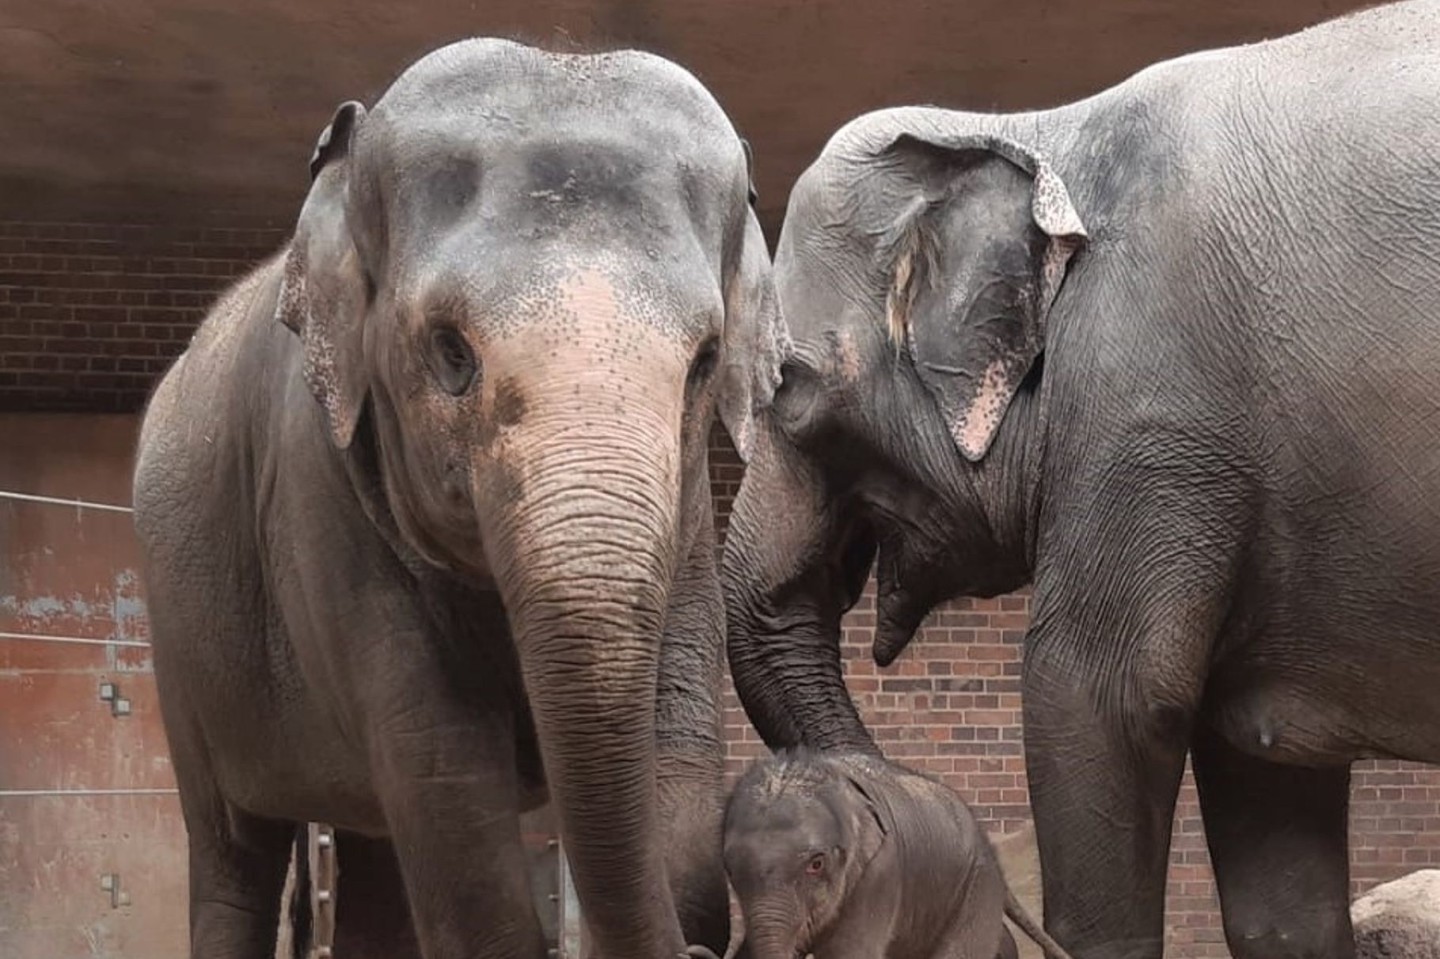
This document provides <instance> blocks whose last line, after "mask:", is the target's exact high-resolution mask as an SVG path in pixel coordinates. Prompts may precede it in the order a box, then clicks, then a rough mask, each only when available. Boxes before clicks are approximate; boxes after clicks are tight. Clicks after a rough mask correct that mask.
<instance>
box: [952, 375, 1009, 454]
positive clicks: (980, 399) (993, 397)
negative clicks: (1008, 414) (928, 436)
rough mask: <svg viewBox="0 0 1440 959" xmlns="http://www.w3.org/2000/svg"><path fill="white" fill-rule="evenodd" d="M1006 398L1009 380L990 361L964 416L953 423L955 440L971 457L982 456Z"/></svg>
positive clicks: (996, 424)
mask: <svg viewBox="0 0 1440 959" xmlns="http://www.w3.org/2000/svg"><path fill="white" fill-rule="evenodd" d="M1009 398H1010V383H1009V380H1008V379H1007V378H1006V376H1005V367H1004V365H1003V364H1002V363H1001V362H1000V361H999V360H994V361H992V362H991V363H990V365H989V366H988V367H986V368H985V375H984V376H982V377H981V378H980V386H979V388H978V389H976V391H975V397H974V399H972V400H971V401H970V406H969V408H968V409H967V410H966V411H965V415H964V417H962V418H961V420H960V422H959V423H957V424H955V430H954V435H955V442H957V443H959V444H960V448H961V450H963V451H964V453H965V455H966V456H967V457H969V458H970V459H972V460H977V459H979V458H980V457H981V456H982V455H984V453H985V450H986V448H987V447H988V446H989V445H990V438H991V437H992V436H993V435H994V434H995V429H996V427H998V426H999V425H1000V418H1001V417H1002V416H1004V415H1005V401H1006V400H1007V399H1009Z"/></svg>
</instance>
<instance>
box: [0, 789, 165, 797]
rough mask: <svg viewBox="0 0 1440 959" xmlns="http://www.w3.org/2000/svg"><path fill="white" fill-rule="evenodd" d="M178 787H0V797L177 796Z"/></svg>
mask: <svg viewBox="0 0 1440 959" xmlns="http://www.w3.org/2000/svg"><path fill="white" fill-rule="evenodd" d="M179 793H180V790H178V789H0V799H31V798H49V797H51V796H176V795H179Z"/></svg>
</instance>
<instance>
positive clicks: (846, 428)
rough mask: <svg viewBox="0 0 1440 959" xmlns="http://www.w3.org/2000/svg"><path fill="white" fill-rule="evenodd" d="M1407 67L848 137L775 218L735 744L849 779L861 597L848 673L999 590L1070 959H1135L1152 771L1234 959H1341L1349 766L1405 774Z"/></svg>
mask: <svg viewBox="0 0 1440 959" xmlns="http://www.w3.org/2000/svg"><path fill="white" fill-rule="evenodd" d="M1437 49H1440V4H1437V3H1435V2H1431V0H1426V2H1411V3H1399V4H1390V5H1385V6H1380V7H1375V8H1371V9H1368V10H1365V11H1362V12H1360V13H1357V14H1355V15H1353V16H1349V17H1345V18H1341V19H1338V20H1334V21H1331V22H1328V23H1325V24H1322V25H1320V26H1317V27H1314V28H1312V29H1310V30H1307V31H1304V32H1302V33H1299V34H1295V35H1293V36H1289V37H1284V38H1281V39H1277V40H1274V41H1270V42H1267V43H1261V44H1255V45H1252V46H1247V47H1240V48H1235V49H1229V50H1221V51H1213V52H1207V53H1203V54H1197V55H1192V56H1188V57H1182V58H1180V59H1178V60H1174V61H1170V62H1166V63H1162V64H1157V65H1155V66H1153V67H1151V68H1149V69H1146V70H1144V71H1142V72H1140V73H1138V74H1136V75H1135V76H1134V77H1132V78H1130V79H1129V80H1127V81H1125V82H1124V83H1121V84H1119V85H1117V86H1115V87H1114V88H1112V89H1109V90H1106V91H1104V92H1101V93H1099V94H1097V95H1095V96H1093V97H1091V98H1088V99H1086V100H1083V101H1080V102H1077V103H1074V104H1069V105H1065V106H1061V107H1058V108H1055V109H1052V110H1044V111H1037V112H1032V113H1025V114H1015V115H1003V116H997V115H983V114H975V113H963V112H957V111H949V110H942V109H933V108H918V107H904V108H896V109H887V110H881V111H877V112H874V113H870V114H866V115H864V116H861V117H859V118H856V119H855V120H853V121H851V122H850V123H848V124H847V125H846V126H845V127H843V128H842V129H841V130H840V131H838V132H837V133H836V134H835V135H834V136H833V137H832V138H831V140H830V142H829V143H828V144H827V146H826V148H825V150H824V151H823V153H822V154H821V156H820V157H819V158H818V159H817V160H816V161H815V163H814V164H813V165H812V166H811V168H810V169H809V170H807V171H806V172H805V173H804V174H803V175H802V176H801V177H800V179H799V181H798V182H797V184H796V186H795V189H794V191H793V192H792V194H791V197H790V202H789V208H788V211H787V214H786V220H785V224H784V228H783V231H782V234H781V237H780V240H779V243H778V245H777V247H776V253H775V277H776V290H777V293H778V296H779V298H780V306H781V311H782V315H783V316H784V318H785V322H786V325H787V326H788V328H789V333H790V335H791V338H792V340H793V349H792V350H791V351H790V353H789V355H788V356H787V358H786V360H785V362H784V364H783V367H782V373H783V380H782V383H781V385H780V387H779V388H778V389H777V391H776V394H775V399H774V403H773V405H772V407H771V408H770V410H769V411H768V412H767V413H766V415H765V416H764V417H763V419H762V421H761V423H760V424H759V427H758V429H757V434H756V436H757V439H756V443H755V445H754V450H753V455H752V457H751V460H750V464H749V468H748V470H747V472H746V475H745V477H744V480H743V482H742V485H741V488H740V491H739V494H738V497H737V499H736V502H735V507H734V513H733V515H732V518H731V522H730V526H729V531H728V533H727V540H726V548H725V557H724V566H723V570H722V580H723V583H724V587H725V591H726V603H727V623H728V626H727V628H728V631H729V637H728V646H729V658H730V665H731V669H732V672H733V675H734V677H735V684H736V688H737V690H738V692H739V694H740V698H741V700H742V702H743V703H744V706H745V709H746V711H747V713H748V715H749V716H750V718H751V720H752V721H753V722H754V724H755V725H756V727H757V729H758V730H759V731H760V732H761V734H762V736H763V737H764V739H765V741H766V742H767V743H768V744H770V745H771V746H772V747H780V746H795V745H800V744H806V745H810V746H814V747H823V748H848V749H854V750H861V751H869V752H874V751H875V744H874V742H873V741H872V739H871V737H870V735H869V733H868V732H867V730H866V729H865V728H864V726H863V725H862V724H861V722H860V720H859V717H858V715H857V713H856V710H855V707H854V704H853V703H851V701H850V699H849V697H848V695H846V691H845V687H844V685H843V677H842V674H841V669H840V660H839V653H838V641H839V634H840V633H839V623H840V617H841V615H842V614H843V613H844V611H845V610H846V609H848V608H849V607H850V606H851V605H853V603H854V602H855V600H856V598H857V597H858V595H859V593H860V590H861V587H862V586H863V584H864V582H865V580H866V576H867V574H868V573H869V571H870V570H871V568H872V567H873V569H874V572H875V576H876V582H877V589H878V594H877V601H876V607H877V608H876V618H877V626H876V635H875V641H874V649H873V654H874V658H875V659H876V661H877V662H878V663H880V664H881V665H884V664H886V663H889V662H890V661H891V660H893V659H894V658H895V657H896V656H897V655H899V654H900V653H901V652H902V650H903V649H904V648H905V645H906V644H907V643H908V642H909V641H910V640H911V637H912V636H913V635H914V633H915V630H916V628H917V627H918V626H919V624H920V623H921V621H922V620H923V619H924V617H925V616H926V615H927V614H928V613H929V612H930V611H931V610H932V609H934V608H935V606H936V605H937V604H939V603H941V602H944V601H946V600H948V599H951V598H953V597H957V596H993V595H998V594H1002V593H1006V592H1009V591H1011V590H1014V589H1016V588H1018V587H1020V586H1022V585H1024V584H1025V583H1027V582H1031V583H1033V585H1034V594H1033V602H1032V606H1033V619H1032V622H1031V625H1030V628H1029V630H1028V632H1027V634H1026V637H1025V651H1024V655H1025V659H1024V666H1023V675H1022V695H1023V704H1024V705H1023V711H1024V724H1025V755H1026V766H1027V772H1028V777H1029V785H1030V794H1031V801H1032V805H1033V808H1034V814H1035V825H1036V837H1037V845H1038V848H1039V854H1040V862H1041V865H1042V874H1043V886H1044V916H1045V922H1046V925H1047V927H1048V928H1049V930H1050V931H1051V932H1052V933H1053V934H1054V935H1055V937H1056V939H1057V940H1059V942H1060V943H1061V944H1062V945H1063V946H1065V947H1066V948H1067V949H1068V950H1069V951H1070V952H1071V953H1072V954H1074V955H1075V956H1076V957H1077V959H1158V957H1159V956H1160V955H1161V952H1162V943H1163V932H1164V925H1163V920H1164V898H1165V878H1166V867H1167V863H1168V858H1169V842H1170V835H1171V821H1172V815H1173V810H1174V803H1175V798H1176V793H1177V790H1178V787H1179V783H1180V779H1181V776H1182V773H1183V771H1184V767H1185V760H1186V755H1187V752H1188V753H1189V754H1190V756H1191V758H1192V761H1193V766H1194V771H1195V778H1196V781H1197V783H1198V786H1199V795H1200V805H1201V811H1202V814H1203V817H1204V823H1205V832H1206V838H1207V841H1208V843H1209V849H1210V855H1211V860H1212V862H1213V864H1214V867H1215V874H1216V880H1217V884H1218V887H1219V893H1220V901H1221V907H1222V911H1223V915H1224V924H1225V932H1226V938H1227V942H1228V944H1229V947H1230V950H1231V952H1232V953H1233V954H1234V955H1235V956H1236V959H1276V957H1289V956H1327V957H1337V959H1343V957H1346V956H1350V955H1352V954H1353V950H1354V945H1353V942H1352V941H1351V928H1350V920H1349V917H1348V913H1347V907H1348V891H1349V890H1348V868H1349V862H1348V854H1347V802H1348V796H1349V765H1350V763H1351V762H1353V761H1355V760H1358V759H1362V758H1366V757H1389V758H1399V759H1408V760H1414V761H1420V762H1437V761H1440V697H1437V696H1436V695H1435V693H1434V690H1435V689H1437V688H1440V508H1437V505H1436V504H1437V503H1440V172H1437V170H1440V168H1437V166H1436V164H1435V162H1434V157H1435V156H1436V155H1437V154H1440V125H1437V123H1436V122H1435V117H1436V116H1437V115H1440V57H1437V56H1436V54H1435V51H1436V50H1437ZM1277 876H1284V877H1285V879H1284V881H1283V882H1282V881H1278V880H1277V879H1276V877H1277Z"/></svg>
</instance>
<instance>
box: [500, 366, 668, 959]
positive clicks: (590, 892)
mask: <svg viewBox="0 0 1440 959" xmlns="http://www.w3.org/2000/svg"><path fill="white" fill-rule="evenodd" d="M607 374H608V375H607ZM676 379H677V380H678V379H679V377H678V376H677V377H676ZM616 382H617V377H616V375H615V372H614V370H613V369H612V370H608V371H603V372H602V371H591V372H589V373H586V372H577V373H573V375H570V376H568V377H565V378H564V381H563V383H561V384H559V385H558V386H555V387H553V388H551V389H550V390H549V391H548V392H549V395H548V397H547V396H546V395H545V391H543V390H542V391H537V392H535V393H532V394H531V402H530V403H529V406H528V409H527V411H526V413H525V418H524V420H523V421H522V422H521V424H520V425H519V426H518V427H517V428H516V430H515V431H514V435H513V436H511V437H510V438H509V439H507V440H505V441H504V442H503V443H502V444H500V445H501V449H500V450H499V452H498V453H497V454H496V455H495V459H494V460H493V461H491V462H489V463H486V462H483V461H481V462H477V476H480V477H481V479H480V482H481V485H482V493H481V495H480V496H479V497H478V501H479V502H488V503H492V504H495V506H496V509H495V510H494V511H492V515H491V516H490V517H488V519H487V518H486V517H484V516H482V523H485V524H486V527H487V528H486V529H485V535H486V550H487V553H488V554H489V557H490V561H491V567H492V569H493V570H494V572H495V574H496V578H497V582H498V584H499V587H500V590H501V593H502V596H503V598H504V601H505V605H506V610H507V613H508V614H509V617H510V622H511V627H512V630H513V632H514V636H515V642H516V645H517V648H518V651H519V657H520V663H521V668H522V671H523V674H524V679H525V685H526V690H527V693H528V695H529V699H530V704H531V709H532V711H533V714H534V717H535V724H536V731H537V734H538V736H539V741H540V746H541V751H542V753H543V755H544V762H545V771H546V777H547V779H548V781H549V785H550V790H551V796H552V798H553V800H554V802H555V806H556V809H557V812H558V815H559V819H560V825H561V835H562V838H563V841H564V844H565V853H566V855H567V856H568V858H569V860H570V863H571V866H572V868H573V870H574V875H575V884H576V889H577V892H578V894H579V897H580V902H581V906H582V908H583V910H584V914H585V918H586V922H587V925H588V926H589V928H590V931H591V933H592V935H593V936H594V939H595V943H596V946H597V949H598V951H599V953H600V955H602V956H604V957H606V959H612V957H613V959H618V957H632V956H633V957H636V959H658V957H662V956H663V957H670V956H675V955H678V954H679V951H680V950H681V949H682V948H683V945H684V943H683V940H682V936H681V932H680V927H679V924H678V921H677V919H676V913H675V906H674V903H673V900H672V896H671V893H670V889H669V888H668V886H667V884H666V881H665V879H666V877H665V867H664V861H663V855H662V850H661V848H660V844H659V842H658V841H657V837H658V836H659V835H661V833H662V830H661V829H660V823H659V822H658V816H657V814H656V781H655V765H656V764H655V697H656V674H657V668H658V662H659V654H660V640H661V629H662V626H663V623H664V618H665V608H666V602H667V596H668V593H669V589H670V582H671V578H672V576H673V574H674V564H675V557H674V555H673V554H674V551H675V547H674V543H675V538H676V534H675V528H676V522H677V513H678V505H679V503H678V500H679V479H678V465H677V464H678V460H679V402H678V400H677V401H676V402H675V404H674V406H673V408H670V409H667V408H666V407H665V404H664V403H663V402H662V403H650V404H645V403H634V402H625V401H624V400H622V401H621V402H619V403H617V401H616V389H615V386H616ZM601 410H603V411H604V412H603V413H602V412H599V411H601ZM661 411H663V412H661ZM487 485H488V486H489V487H490V488H489V489H488V490H484V489H483V487H484V486H487Z"/></svg>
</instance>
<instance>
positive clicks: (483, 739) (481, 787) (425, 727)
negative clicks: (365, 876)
mask: <svg viewBox="0 0 1440 959" xmlns="http://www.w3.org/2000/svg"><path fill="white" fill-rule="evenodd" d="M440 689H443V686H441V685H440V684H439V683H438V681H437V685H436V686H434V687H432V690H431V695H430V697H429V698H428V699H427V698H426V695H425V694H424V692H423V691H419V692H420V696H419V697H418V698H415V699H412V700H409V701H407V702H405V703H404V704H403V705H400V706H399V708H396V709H392V710H389V711H387V713H386V715H388V717H389V719H388V720H386V721H384V722H383V723H381V724H380V725H379V726H378V727H377V729H376V730H375V734H374V735H375V739H374V744H373V746H372V753H373V760H372V761H373V763H374V771H375V772H374V775H375V780H376V786H377V791H378V792H379V795H380V801H381V805H382V807H383V809H384V813H385V819H386V822H387V824H388V825H389V829H390V838H391V842H392V843H393V845H394V849H395V855H396V858H397V859H398V860H399V864H400V873H401V875H402V877H403V879H404V885H405V892H406V895H407V898H408V899H409V902H410V908H411V911H412V914H413V917H414V927H415V935H416V938H417V939H418V940H419V944H420V948H421V951H422V953H423V954H424V955H425V957H426V959H480V957H484V959H541V957H543V956H544V955H545V942H544V938H543V934H542V931H541V929H540V924H539V920H538V918H537V917H536V915H535V909H534V904H533V900H532V897H531V892H530V884H529V872H528V869H527V864H526V859H525V853H524V848H523V845H522V842H521V836H520V819H519V811H518V795H519V776H518V773H517V771H516V763H515V747H514V743H515V737H514V732H513V729H512V727H511V722H512V720H511V718H510V716H509V714H508V710H507V708H505V706H506V704H504V703H486V704H485V708H484V709H483V713H484V715H480V716H477V715H476V713H475V711H474V710H467V709H463V708H462V707H461V706H460V704H455V703H451V702H449V701H448V700H446V699H445V697H443V696H436V695H433V694H434V692H436V691H438V690H440ZM417 691H418V690H417ZM342 851H343V847H342ZM341 868H342V870H343V868H344V864H343V861H341ZM343 882H344V878H343V875H342V878H341V883H342V886H341V888H342V890H343ZM342 896H343V892H342ZM342 902H343V899H342ZM342 908H343V907H342Z"/></svg>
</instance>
